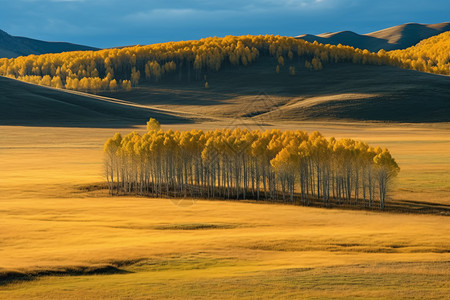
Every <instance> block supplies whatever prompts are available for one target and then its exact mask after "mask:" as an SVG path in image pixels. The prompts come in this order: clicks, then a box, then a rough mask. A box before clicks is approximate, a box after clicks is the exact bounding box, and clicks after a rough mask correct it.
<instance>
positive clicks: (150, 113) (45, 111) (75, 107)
mask: <svg viewBox="0 0 450 300" xmlns="http://www.w3.org/2000/svg"><path fill="white" fill-rule="evenodd" d="M0 90H1V93H0V125H20V126H54V127H59V126H63V127H130V126H133V125H135V124H139V123H142V122H146V121H147V120H148V119H149V118H150V117H153V118H157V119H158V120H161V121H162V122H163V123H169V124H170V123H180V122H183V123H190V122H191V120H189V119H186V118H183V117H179V116H176V115H175V114H171V113H166V112H164V111H158V110H155V109H149V108H145V107H140V106H139V105H133V104H132V103H126V102H125V101H116V100H114V99H105V98H101V97H98V96H95V95H89V94H84V93H80V92H71V91H63V90H56V89H53V88H47V87H41V86H37V85H33V84H28V83H23V82H21V81H17V80H13V79H9V78H5V77H0Z"/></svg>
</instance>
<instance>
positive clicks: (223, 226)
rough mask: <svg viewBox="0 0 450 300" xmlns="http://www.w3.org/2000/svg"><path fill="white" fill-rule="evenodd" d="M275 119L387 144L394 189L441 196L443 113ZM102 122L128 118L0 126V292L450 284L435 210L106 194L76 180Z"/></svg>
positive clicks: (449, 183)
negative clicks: (418, 119) (421, 119)
mask: <svg viewBox="0 0 450 300" xmlns="http://www.w3.org/2000/svg"><path fill="white" fill-rule="evenodd" d="M222 125H223V126H225V125H226V124H220V123H211V124H207V123H203V124H196V125H178V126H179V128H177V127H176V126H171V128H173V129H189V128H190V127H192V128H194V127H195V128H202V129H211V128H215V127H222ZM242 126H246V124H242ZM277 127H278V128H281V129H293V128H299V129H302V130H307V131H313V130H319V131H321V132H322V133H323V134H324V135H325V136H335V137H352V138H359V139H363V140H365V141H367V142H369V143H373V144H377V145H380V146H385V147H388V148H389V149H390V150H391V152H392V154H393V156H394V157H395V158H396V160H397V161H398V163H399V165H400V167H401V168H402V170H401V172H400V174H399V177H398V179H397V181H396V186H395V187H394V189H393V192H392V194H391V198H392V199H393V200H396V199H397V200H417V201H425V202H430V203H443V204H450V153H449V151H448V149H449V147H450V135H449V133H450V125H448V124H436V125H424V124H414V125H412V124H396V125H389V124H387V125H386V124H374V123H358V124H346V123H335V124H331V123H301V124H292V123H290V124H288V123H286V124H281V123H280V124H279V126H277ZM137 130H138V131H143V130H144V128H141V127H139V128H137ZM115 131H122V132H128V131H129V129H89V128H44V127H0V136H1V137H2V138H1V144H0V161H1V164H2V167H1V169H0V215H1V218H0V245H1V247H0V279H2V285H0V298H2V299H10V298H11V299H24V298H28V299H30V298H40V299H42V298H56V299H93V298H109V299H114V298H122V299H123V298H129V299H147V298H168V297H172V298H175V299H181V298H186V297H189V298H205V297H209V298H211V297H212V298H255V297H258V298H275V297H277V298H300V297H301V298H323V297H331V298H348V297H351V298H356V297H361V298H368V299H370V298H372V299H379V298H435V299H442V298H443V297H446V295H448V294H449V292H450V271H449V270H450V239H449V232H450V223H449V222H448V217H447V216H437V215H419V214H394V213H380V212H368V211H345V210H338V209H319V208H311V207H298V206H289V205H279V204H258V205H256V204H253V203H239V202H229V201H205V200H194V199H183V200H180V199H152V198H144V197H128V196H127V197H109V196H108V195H107V192H106V191H105V190H97V189H94V190H92V191H90V190H88V189H87V188H86V187H88V186H91V185H92V184H95V183H101V182H103V181H104V179H103V157H102V144H103V142H104V141H105V140H106V138H107V137H109V136H111V135H112V134H113V133H114V132H115ZM5 278H8V279H13V278H16V279H20V280H17V281H16V282H12V283H11V282H10V283H8V284H5V282H6V280H5ZM23 279H29V280H23Z"/></svg>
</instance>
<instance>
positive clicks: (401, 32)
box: [297, 22, 450, 52]
mask: <svg viewBox="0 0 450 300" xmlns="http://www.w3.org/2000/svg"><path fill="white" fill-rule="evenodd" d="M449 30H450V23H449V22H445V23H438V24H417V23H408V24H403V25H398V26H394V27H390V28H386V29H383V30H379V31H375V32H372V33H367V34H357V33H354V32H351V31H340V32H334V33H323V34H319V35H311V34H303V35H299V36H297V38H300V39H304V40H306V41H308V42H311V43H312V42H314V41H317V42H319V43H322V44H332V45H338V44H342V45H347V46H352V47H355V48H359V49H367V50H369V51H372V52H377V51H379V50H380V49H384V50H386V51H389V50H396V49H405V48H408V47H411V46H414V45H416V44H417V43H419V42H420V41H421V40H424V39H427V38H430V37H432V36H435V35H438V34H440V33H442V32H445V31H449Z"/></svg>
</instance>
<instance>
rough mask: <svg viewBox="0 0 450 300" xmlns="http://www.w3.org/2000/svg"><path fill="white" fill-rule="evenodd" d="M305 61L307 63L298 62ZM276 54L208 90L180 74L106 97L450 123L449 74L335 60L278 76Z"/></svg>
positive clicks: (250, 112) (276, 117)
mask: <svg viewBox="0 0 450 300" xmlns="http://www.w3.org/2000/svg"><path fill="white" fill-rule="evenodd" d="M299 64H302V63H299ZM267 65H271V61H270V59H267V60H265V61H264V60H261V61H259V62H258V63H256V64H253V65H251V66H248V67H245V68H240V69H234V68H226V69H224V70H221V71H220V72H217V73H211V74H209V75H208V78H207V80H208V82H209V88H208V89H205V88H204V86H203V84H202V82H199V81H180V80H178V78H177V76H174V77H172V78H167V79H166V80H164V81H161V82H159V83H143V84H141V85H140V86H139V87H137V88H134V89H133V90H132V91H128V92H127V91H125V90H120V91H116V92H103V93H101V94H102V95H104V96H108V97H114V98H118V99H124V100H127V101H130V102H133V103H137V104H142V105H151V106H152V107H157V108H163V109H168V110H172V109H173V110H177V111H184V112H188V113H192V114H194V113H199V114H203V115H207V116H208V117H215V118H227V119H228V120H229V121H228V122H229V124H230V125H232V126H234V125H233V124H235V125H236V124H239V123H240V122H247V123H248V122H253V124H255V125H259V124H271V123H276V122H279V121H288V122H298V121H310V120H357V121H387V122H450V88H449V87H450V77H447V76H440V75H434V74H428V73H422V72H417V71H411V70H405V69H400V68H396V67H392V66H371V65H353V64H350V63H344V64H337V65H329V66H327V68H325V69H324V70H322V71H320V72H311V71H308V70H306V69H304V68H303V69H301V68H297V70H298V71H297V73H296V75H295V76H291V75H289V74H288V73H287V72H284V73H280V74H275V73H274V72H273V71H272V70H271V68H268V67H267Z"/></svg>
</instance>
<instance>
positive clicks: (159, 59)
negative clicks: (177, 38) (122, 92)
mask: <svg viewBox="0 0 450 300" xmlns="http://www.w3.org/2000/svg"><path fill="white" fill-rule="evenodd" d="M261 56H268V57H272V58H273V62H274V63H273V72H276V73H280V72H289V73H290V74H291V75H292V76H294V75H295V66H294V62H301V64H302V65H303V66H304V67H305V68H308V69H310V70H312V71H318V70H321V69H322V68H323V66H324V65H326V64H330V63H341V62H350V63H355V64H388V63H389V61H390V60H392V59H390V58H389V57H388V56H386V55H383V56H380V55H378V54H376V53H370V52H369V51H368V50H360V49H354V48H352V47H349V46H342V45H338V46H334V45H322V44H318V43H308V42H306V41H304V40H298V39H294V38H290V37H282V36H273V35H265V36H263V35H259V36H250V35H248V36H227V37H225V38H216V37H214V38H205V39H201V40H198V41H183V42H170V43H163V44H154V45H148V46H139V45H138V46H134V47H127V48H122V49H106V50H100V51H78V52H66V53H60V54H45V55H39V56H36V55H30V56H26V57H19V58H16V59H0V74H1V75H3V76H8V77H12V78H16V79H19V80H23V81H27V82H32V83H37V84H41V85H46V86H52V87H56V88H66V89H72V90H81V91H91V92H96V91H100V90H116V89H126V90H129V89H131V88H132V87H133V86H136V85H138V84H139V82H141V81H143V80H146V81H150V82H151V81H158V80H160V79H161V78H163V77H164V76H166V75H168V74H176V75H178V76H179V78H180V79H182V78H187V79H197V80H204V78H205V77H204V75H205V74H207V73H208V72H217V71H219V70H220V69H221V68H223V67H227V66H234V67H237V66H247V65H250V64H252V63H254V62H256V61H257V60H258V58H259V57H261ZM205 86H206V87H207V86H208V83H207V82H205Z"/></svg>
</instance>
